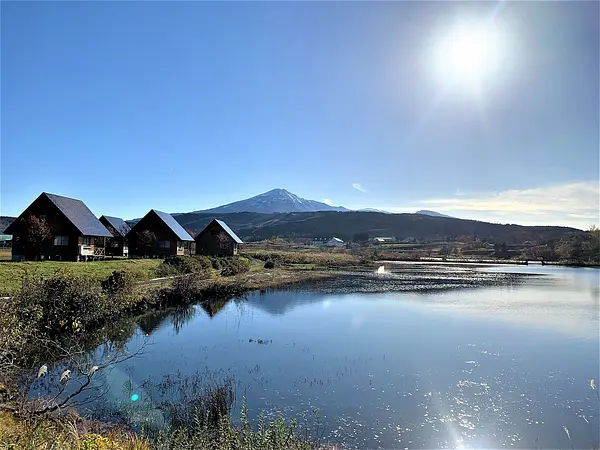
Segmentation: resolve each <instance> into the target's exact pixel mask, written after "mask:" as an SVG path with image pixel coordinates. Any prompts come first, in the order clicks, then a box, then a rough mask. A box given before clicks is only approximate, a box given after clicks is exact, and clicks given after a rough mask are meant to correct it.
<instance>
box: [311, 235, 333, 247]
mask: <svg viewBox="0 0 600 450" xmlns="http://www.w3.org/2000/svg"><path fill="white" fill-rule="evenodd" d="M330 240H331V238H328V237H317V238H314V239H313V240H312V242H311V245H312V246H313V247H323V246H324V245H325V244H327V243H328V242H329V241H330Z"/></svg>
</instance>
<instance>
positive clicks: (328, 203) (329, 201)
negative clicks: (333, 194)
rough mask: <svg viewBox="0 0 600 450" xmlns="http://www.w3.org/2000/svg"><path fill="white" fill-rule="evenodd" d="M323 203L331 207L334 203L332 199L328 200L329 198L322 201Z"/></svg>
mask: <svg viewBox="0 0 600 450" xmlns="http://www.w3.org/2000/svg"><path fill="white" fill-rule="evenodd" d="M322 202H323V203H325V204H326V205H329V206H331V205H333V202H332V201H331V200H330V199H328V198H324V199H323V200H322Z"/></svg>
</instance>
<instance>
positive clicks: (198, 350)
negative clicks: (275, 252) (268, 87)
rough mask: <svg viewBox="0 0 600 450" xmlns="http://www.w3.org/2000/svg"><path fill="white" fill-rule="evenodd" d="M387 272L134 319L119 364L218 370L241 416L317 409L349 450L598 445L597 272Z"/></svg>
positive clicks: (331, 434)
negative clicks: (227, 378) (593, 383)
mask: <svg viewBox="0 0 600 450" xmlns="http://www.w3.org/2000/svg"><path fill="white" fill-rule="evenodd" d="M386 269H387V267H386ZM390 269H391V270H389V271H390V272H391V273H390V275H389V277H388V276H386V277H384V278H382V277H377V276H376V275H375V274H370V275H369V276H370V278H364V277H368V276H367V275H360V276H348V277H346V278H344V279H342V280H337V281H328V282H320V283H317V284H312V285H307V286H304V287H303V288H301V289H300V290H287V291H281V292H274V293H268V294H260V293H253V294H251V295H249V296H248V297H247V299H246V301H244V302H219V303H215V304H214V305H210V304H202V305H197V306H193V307H190V308H187V309H184V310H173V311H168V312H162V313H157V314H155V315H147V316H144V317H143V318H140V319H138V323H139V327H140V330H141V331H140V332H138V333H136V334H135V335H134V336H133V337H132V338H131V339H130V340H129V342H128V344H127V345H128V346H129V347H130V348H131V349H135V348H136V347H137V346H139V345H141V343H142V342H143V340H144V339H147V338H146V336H145V334H150V339H151V342H152V345H151V346H150V347H149V348H148V350H147V352H146V355H145V356H144V358H141V359H136V360H132V361H128V363H127V367H124V368H123V370H124V372H123V373H125V374H126V375H127V376H128V377H130V378H131V380H132V382H133V383H134V384H133V385H134V386H135V383H136V381H137V383H138V384H142V385H143V382H142V381H141V380H145V379H146V378H150V379H151V380H154V381H155V382H160V380H161V379H163V377H164V376H169V375H172V374H174V373H179V374H181V376H182V377H185V376H186V375H193V374H194V373H196V372H197V371H199V370H200V371H202V370H211V371H225V372H226V373H227V374H228V375H231V376H232V377H233V378H234V379H235V387H236V394H237V395H236V397H237V399H238V400H239V401H241V399H242V398H244V397H245V398H246V403H247V405H248V407H249V409H250V413H251V415H252V414H257V413H258V411H260V410H263V409H266V410H268V411H270V412H271V413H272V414H277V413H284V414H286V415H289V416H298V415H300V414H303V413H304V412H306V411H312V410H313V409H315V408H316V409H318V410H319V420H321V422H322V424H323V425H325V426H326V439H327V440H328V441H331V442H335V443H340V444H343V445H344V446H347V447H349V448H352V447H356V448H392V447H411V448H432V447H435V448H456V447H460V446H462V447H465V448H477V447H479V448H490V447H501V446H510V447H517V448H535V447H540V448H545V447H550V446H554V447H571V443H570V442H569V440H568V439H567V435H566V433H565V432H564V428H563V427H567V429H568V430H569V433H570V437H571V440H572V443H573V446H574V447H576V448H578V447H588V448H589V447H590V446H591V445H594V443H597V442H598V441H599V436H598V429H599V428H600V427H599V421H598V417H599V413H600V411H599V404H600V401H599V400H598V398H597V397H596V396H595V393H594V391H592V390H591V389H590V387H589V380H590V379H591V378H595V379H598V378H599V376H598V367H599V341H598V302H597V301H595V302H594V301H591V299H590V289H593V284H594V279H595V278H594V277H596V276H597V272H590V273H589V274H588V273H587V272H586V275H585V276H583V278H581V277H582V275H580V274H579V272H578V273H576V274H573V273H566V274H562V273H561V272H544V273H541V274H536V273H535V271H534V270H533V269H528V268H526V267H525V268H517V270H516V271H521V272H522V273H506V272H507V271H508V272H509V271H511V270H512V269H511V268H504V267H502V268H500V269H495V268H487V269H485V270H477V269H473V268H469V267H455V268H451V269H449V270H447V271H443V270H441V269H440V268H439V267H436V268H430V267H418V268H416V269H415V270H414V273H413V275H412V276H411V274H410V272H411V269H407V268H406V267H395V266H394V267H390ZM536 269H537V268H536ZM496 270H500V271H496ZM501 270H504V271H501ZM554 270H556V269H554ZM376 278H378V279H379V280H380V281H379V282H380V283H384V284H383V285H381V284H378V282H373V281H372V279H376ZM365 280H367V281H366V282H365ZM390 280H391V281H390ZM361 283H362V285H361V286H362V287H360V288H359V289H356V290H354V287H355V286H358V285H359V284H361ZM435 283H439V284H440V285H442V286H444V287H443V288H437V287H435V286H434V285H435ZM349 286H350V287H349ZM390 286H392V287H394V288H395V291H393V292H381V290H382V289H383V288H384V287H388V288H389V287H390ZM590 286H592V287H590ZM450 287H454V288H450ZM259 339H260V340H261V342H268V343H269V344H268V345H259V344H258V342H259ZM115 379H116V378H115ZM115 393H116V394H117V393H118V391H116V390H115ZM123 395H124V394H123ZM117 397H118V395H117ZM124 398H126V397H124ZM115 401H118V399H116V400H115ZM236 406H237V407H238V408H239V402H238V403H237V404H236Z"/></svg>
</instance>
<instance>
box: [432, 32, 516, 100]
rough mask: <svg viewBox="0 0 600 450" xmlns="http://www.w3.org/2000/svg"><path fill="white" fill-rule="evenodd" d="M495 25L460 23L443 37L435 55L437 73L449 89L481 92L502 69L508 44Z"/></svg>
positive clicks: (435, 70)
mask: <svg viewBox="0 0 600 450" xmlns="http://www.w3.org/2000/svg"><path fill="white" fill-rule="evenodd" d="M502 38H503V36H502V33H501V31H500V30H499V29H498V28H497V27H496V26H494V25H493V24H486V25H477V24H460V25H457V26H455V27H454V28H453V29H451V30H449V32H448V33H447V34H445V35H443V36H441V37H440V39H439V42H438V43H437V45H436V47H435V52H434V61H433V64H434V72H435V76H436V78H438V79H440V80H441V81H442V82H443V83H444V84H445V85H446V87H452V88H456V87H460V88H464V89H467V90H469V91H471V92H476V93H479V92H480V90H481V88H482V84H483V83H484V82H486V81H489V80H490V77H491V76H492V75H493V74H494V72H495V71H497V70H498V69H499V68H500V65H501V62H502V58H503V53H504V45H503V44H504V42H503V39H502Z"/></svg>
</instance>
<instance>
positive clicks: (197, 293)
mask: <svg viewBox="0 0 600 450" xmlns="http://www.w3.org/2000/svg"><path fill="white" fill-rule="evenodd" d="M169 293H170V297H171V298H170V301H171V302H172V303H178V304H182V303H183V304H185V303H191V302H193V301H195V300H199V299H200V298H201V297H202V283H201V282H200V278H198V277H196V276H194V275H188V276H182V277H178V278H175V279H174V280H173V285H172V286H171V289H170V291H169Z"/></svg>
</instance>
